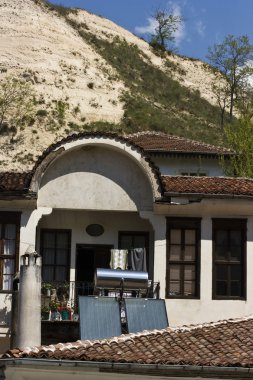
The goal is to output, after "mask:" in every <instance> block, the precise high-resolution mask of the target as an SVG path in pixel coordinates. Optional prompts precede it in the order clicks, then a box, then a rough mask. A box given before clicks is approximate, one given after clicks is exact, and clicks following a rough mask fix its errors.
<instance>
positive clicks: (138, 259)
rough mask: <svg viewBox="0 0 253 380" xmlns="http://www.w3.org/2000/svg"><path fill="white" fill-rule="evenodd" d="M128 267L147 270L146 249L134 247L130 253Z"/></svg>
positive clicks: (141, 270)
mask: <svg viewBox="0 0 253 380" xmlns="http://www.w3.org/2000/svg"><path fill="white" fill-rule="evenodd" d="M128 267H129V268H130V269H131V270H136V271H140V272H147V263H146V249H145V248H133V249H131V250H130V251H129V254H128Z"/></svg>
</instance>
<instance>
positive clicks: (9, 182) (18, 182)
mask: <svg viewBox="0 0 253 380" xmlns="http://www.w3.org/2000/svg"><path fill="white" fill-rule="evenodd" d="M31 176H32V173H31V172H27V173H14V172H4V173H0V191H1V192H3V191H24V190H26V189H28V188H29V184H30V180H31Z"/></svg>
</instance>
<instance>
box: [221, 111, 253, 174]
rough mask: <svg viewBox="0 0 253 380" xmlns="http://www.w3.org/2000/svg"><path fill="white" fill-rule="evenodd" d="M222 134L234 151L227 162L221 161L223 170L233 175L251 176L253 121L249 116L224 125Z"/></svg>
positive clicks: (252, 171) (252, 170) (252, 163)
mask: <svg viewBox="0 0 253 380" xmlns="http://www.w3.org/2000/svg"><path fill="white" fill-rule="evenodd" d="M224 134H225V139H226V141H227V144H228V146H229V147H230V148H231V149H232V150H233V151H234V153H235V154H234V155H232V156H231V158H230V160H229V162H227V161H224V160H223V161H222V164H223V167H224V168H225V172H226V173H227V174H228V175H232V176H235V177H249V178H253V123H252V120H251V118H250V116H248V117H246V116H244V117H243V118H240V119H239V120H237V121H236V122H234V123H231V124H228V125H226V126H225V128H224Z"/></svg>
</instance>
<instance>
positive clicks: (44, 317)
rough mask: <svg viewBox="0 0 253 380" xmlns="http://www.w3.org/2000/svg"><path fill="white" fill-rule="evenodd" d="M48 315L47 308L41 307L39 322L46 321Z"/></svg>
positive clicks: (48, 310) (48, 309)
mask: <svg viewBox="0 0 253 380" xmlns="http://www.w3.org/2000/svg"><path fill="white" fill-rule="evenodd" d="M49 313H50V308H49V306H46V305H43V306H42V307H41V320H42V321H48V320H49Z"/></svg>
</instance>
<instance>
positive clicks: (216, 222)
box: [212, 218, 247, 301]
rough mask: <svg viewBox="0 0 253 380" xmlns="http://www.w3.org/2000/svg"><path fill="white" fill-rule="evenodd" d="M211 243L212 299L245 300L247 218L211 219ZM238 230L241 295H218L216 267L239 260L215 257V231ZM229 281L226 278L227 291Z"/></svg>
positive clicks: (237, 263) (234, 263)
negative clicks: (239, 239) (240, 256)
mask: <svg viewBox="0 0 253 380" xmlns="http://www.w3.org/2000/svg"><path fill="white" fill-rule="evenodd" d="M212 222H213V223H212V234H213V237H212V243H213V273H212V280H213V281H212V282H213V286H212V299H213V300H242V301H245V300H246V299H247V295H246V288H247V287H246V284H247V279H246V268H247V263H246V261H247V260H246V259H247V255H246V243H247V219H227V218H222V219H218V218H214V219H213V220H212ZM236 229H238V230H240V231H241V233H242V234H241V244H242V258H241V261H240V265H241V275H242V286H241V296H232V295H230V294H228V295H226V296H219V295H217V294H216V268H217V266H218V265H219V264H220V265H227V266H230V267H231V266H232V265H239V262H238V261H236V260H234V261H233V260H221V259H220V260H219V259H216V251H215V246H216V244H215V237H216V232H217V231H218V230H225V231H231V230H236ZM230 285H231V284H230V282H229V279H228V293H230V290H231V289H230Z"/></svg>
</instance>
